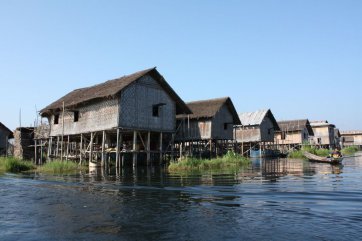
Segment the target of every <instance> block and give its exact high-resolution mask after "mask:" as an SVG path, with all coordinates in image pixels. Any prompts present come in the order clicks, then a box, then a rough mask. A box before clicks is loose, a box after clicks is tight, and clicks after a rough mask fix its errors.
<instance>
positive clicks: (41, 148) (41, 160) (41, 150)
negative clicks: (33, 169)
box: [39, 140, 43, 165]
mask: <svg viewBox="0 0 362 241" xmlns="http://www.w3.org/2000/svg"><path fill="white" fill-rule="evenodd" d="M39 164H40V165H42V164H43V140H40V163H39Z"/></svg>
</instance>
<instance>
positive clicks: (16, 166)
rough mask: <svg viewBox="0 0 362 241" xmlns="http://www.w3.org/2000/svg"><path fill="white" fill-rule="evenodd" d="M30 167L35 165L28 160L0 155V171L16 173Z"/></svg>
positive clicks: (27, 169) (33, 167) (32, 167)
mask: <svg viewBox="0 0 362 241" xmlns="http://www.w3.org/2000/svg"><path fill="white" fill-rule="evenodd" d="M31 169H35V166H34V165H33V164H32V163H31V162H29V161H23V160H19V159H16V158H13V157H0V171H3V172H14V173H17V172H23V171H29V170H31Z"/></svg>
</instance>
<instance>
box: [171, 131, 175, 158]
mask: <svg viewBox="0 0 362 241" xmlns="http://www.w3.org/2000/svg"><path fill="white" fill-rule="evenodd" d="M174 152H175V133H172V136H171V160H172V161H173V160H174V158H175V153H174Z"/></svg>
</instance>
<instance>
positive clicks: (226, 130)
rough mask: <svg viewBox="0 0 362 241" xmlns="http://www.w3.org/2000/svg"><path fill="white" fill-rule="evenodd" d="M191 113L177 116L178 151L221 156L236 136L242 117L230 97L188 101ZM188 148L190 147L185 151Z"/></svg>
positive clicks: (189, 153)
mask: <svg viewBox="0 0 362 241" xmlns="http://www.w3.org/2000/svg"><path fill="white" fill-rule="evenodd" d="M187 106H188V107H189V108H190V110H191V111H192V114H189V115H178V116H177V123H178V130H177V135H176V141H177V143H178V150H179V151H181V152H183V151H184V152H185V151H186V154H188V155H194V154H195V153H196V154H197V155H200V156H201V155H203V156H205V155H206V156H210V155H213V156H215V155H219V154H222V153H224V152H225V151H226V146H227V145H228V142H229V141H232V140H233V139H234V138H233V126H234V125H240V124H241V122H240V119H239V116H238V114H237V112H236V110H235V107H234V104H233V103H232V101H231V99H230V98H229V97H224V98H218V99H210V100H200V101H194V102H188V103H187ZM186 149H187V150H186Z"/></svg>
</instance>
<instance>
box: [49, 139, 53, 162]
mask: <svg viewBox="0 0 362 241" xmlns="http://www.w3.org/2000/svg"><path fill="white" fill-rule="evenodd" d="M48 141H49V142H48V160H50V156H51V155H52V147H53V137H50V138H49V140H48Z"/></svg>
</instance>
